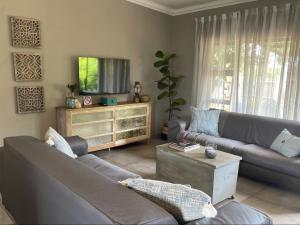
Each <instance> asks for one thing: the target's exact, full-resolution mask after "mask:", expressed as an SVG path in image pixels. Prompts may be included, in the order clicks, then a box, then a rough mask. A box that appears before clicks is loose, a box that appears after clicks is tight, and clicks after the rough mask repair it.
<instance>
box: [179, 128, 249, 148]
mask: <svg viewBox="0 0 300 225" xmlns="http://www.w3.org/2000/svg"><path fill="white" fill-rule="evenodd" d="M179 140H186V141H189V142H192V143H199V144H201V145H203V146H205V145H206V144H207V143H212V144H216V145H217V146H218V149H219V150H221V151H224V152H228V153H232V151H233V148H234V147H237V146H241V145H245V143H244V142H241V141H236V140H231V139H229V138H222V137H214V136H210V135H207V134H199V133H195V132H190V131H183V132H181V133H180V135H179Z"/></svg>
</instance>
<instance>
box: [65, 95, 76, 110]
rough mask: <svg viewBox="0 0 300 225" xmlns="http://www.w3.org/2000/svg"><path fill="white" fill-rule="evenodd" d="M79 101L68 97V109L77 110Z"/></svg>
mask: <svg viewBox="0 0 300 225" xmlns="http://www.w3.org/2000/svg"><path fill="white" fill-rule="evenodd" d="M76 102H77V99H76V98H74V97H67V98H66V107H67V108H68V109H75V108H76Z"/></svg>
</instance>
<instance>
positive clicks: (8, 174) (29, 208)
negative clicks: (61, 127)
mask: <svg viewBox="0 0 300 225" xmlns="http://www.w3.org/2000/svg"><path fill="white" fill-rule="evenodd" d="M67 141H68V142H69V143H70V145H71V148H72V150H73V151H74V153H76V154H78V156H79V157H78V158H77V159H76V160H74V159H72V158H70V157H68V156H66V155H64V154H63V153H60V152H58V151H56V150H54V149H53V148H52V147H50V146H48V145H46V144H45V143H43V142H41V141H39V140H37V139H35V138H33V137H27V136H21V137H10V138H6V139H5V140H4V148H1V149H0V165H1V171H2V172H1V174H0V175H1V177H0V181H1V182H0V184H1V185H0V191H1V192H2V194H3V202H4V205H5V207H6V208H7V209H8V210H9V211H10V213H11V214H12V216H13V217H14V219H15V220H16V222H17V223H18V224H19V223H20V224H177V221H176V220H175V219H174V217H173V216H172V215H171V214H169V213H168V212H166V211H165V210H164V209H162V208H161V207H159V206H158V205H156V204H154V203H153V202H151V201H150V200H148V199H146V198H144V197H142V196H140V195H138V194H137V193H136V192H134V191H133V190H130V189H127V188H125V187H123V186H121V185H120V184H118V182H117V181H119V180H123V179H126V178H130V177H139V176H138V175H136V174H134V173H131V172H129V171H126V170H124V169H121V168H119V167H117V166H115V165H112V164H110V163H108V162H106V161H104V160H102V159H100V158H98V157H96V156H94V155H92V154H87V150H86V148H87V145H86V142H85V141H84V140H82V139H80V138H79V137H72V138H68V139H67ZM207 223H211V224H214V223H217V224H237V223H241V224H272V221H271V219H270V218H269V217H268V216H266V215H265V214H263V213H261V212H259V211H257V210H256V209H253V208H251V207H248V206H246V205H241V204H239V203H237V202H234V201H229V202H228V203H226V204H224V205H220V206H218V216H217V217H216V218H214V219H209V220H207V219H202V220H197V221H194V222H193V223H191V224H207Z"/></svg>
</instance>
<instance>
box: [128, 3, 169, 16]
mask: <svg viewBox="0 0 300 225" xmlns="http://www.w3.org/2000/svg"><path fill="white" fill-rule="evenodd" d="M126 1H127V2H131V3H134V4H137V5H141V6H144V7H146V8H149V9H153V10H156V11H159V12H162V13H165V14H168V15H170V16H173V14H172V9H171V8H169V7H166V6H164V5H161V4H157V3H155V2H150V1H149V0H126Z"/></svg>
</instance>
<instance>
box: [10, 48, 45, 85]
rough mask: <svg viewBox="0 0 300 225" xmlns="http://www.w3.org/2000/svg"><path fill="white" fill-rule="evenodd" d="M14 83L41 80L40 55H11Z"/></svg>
mask: <svg viewBox="0 0 300 225" xmlns="http://www.w3.org/2000/svg"><path fill="white" fill-rule="evenodd" d="M13 59H14V72H15V80H16V81H39V80H42V76H43V75H42V62H41V55H40V54H35V53H34V54H33V53H16V52H15V53H13Z"/></svg>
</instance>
